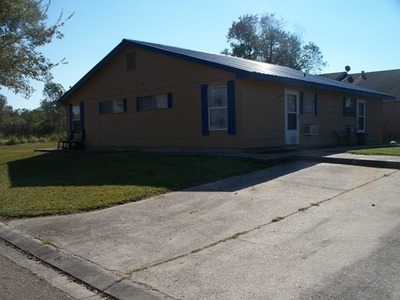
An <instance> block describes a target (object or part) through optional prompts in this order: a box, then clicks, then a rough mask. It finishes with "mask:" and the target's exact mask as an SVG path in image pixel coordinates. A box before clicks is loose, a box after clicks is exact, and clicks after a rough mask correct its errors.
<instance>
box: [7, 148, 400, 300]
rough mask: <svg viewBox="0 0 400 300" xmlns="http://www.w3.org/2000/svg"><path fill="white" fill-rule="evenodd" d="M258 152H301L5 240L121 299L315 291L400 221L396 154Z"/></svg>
mask: <svg viewBox="0 0 400 300" xmlns="http://www.w3.org/2000/svg"><path fill="white" fill-rule="evenodd" d="M251 157H254V158H257V159H267V160H275V161H276V160H285V159H288V158H295V159H300V160H294V161H293V162H290V163H286V164H282V165H277V166H274V167H271V168H268V169H265V170H262V171H258V172H254V173H251V174H247V175H243V176H237V177H233V178H229V179H226V180H221V181H218V182H213V183H209V184H205V185H201V186H197V187H193V188H190V189H187V190H184V191H179V192H173V193H169V194H166V195H162V196H158V197H154V198H151V199H147V200H143V201H140V202H135V203H129V204H125V205H121V206H116V207H112V208H109V209H105V210H100V211H94V212H89V213H82V214H76V215H69V216H52V217H43V218H34V219H22V220H14V221H9V222H5V223H0V238H2V239H4V240H6V241H7V242H9V243H11V244H13V245H15V246H16V247H18V248H20V249H22V250H24V251H27V252H29V253H31V254H32V255H34V256H35V257H37V258H39V259H41V260H43V261H45V262H46V263H48V264H50V265H52V266H53V267H55V268H57V269H59V270H61V271H63V272H65V273H67V274H70V275H72V276H73V277H75V278H76V279H77V280H79V281H82V282H84V283H86V284H88V285H90V286H92V287H93V288H95V289H97V290H99V291H102V292H105V293H106V294H109V295H111V296H113V297H115V298H117V299H199V298H202V299H244V298H254V299H266V298H268V297H270V298H271V299H301V298H302V299H308V297H311V296H312V295H313V293H317V292H318V293H321V292H322V291H323V290H324V289H325V285H326V284H327V283H329V282H331V281H334V280H336V279H335V278H337V277H335V276H337V275H338V274H340V272H343V270H344V269H345V268H346V267H348V266H354V265H355V264H356V263H357V262H361V261H363V259H366V258H368V257H374V256H373V255H374V253H376V251H377V249H379V247H383V246H384V245H381V244H380V241H382V240H383V239H385V238H387V237H388V236H390V235H391V233H392V232H393V231H395V230H396V229H397V231H398V229H399V228H400V221H399V218H398V216H399V215H400V203H399V201H398V199H399V195H400V188H399V186H398V182H399V180H400V172H399V171H398V170H399V169H400V167H399V166H400V158H398V157H382V156H379V157H375V156H374V157H373V156H368V157H364V156H358V155H357V156H355V155H351V154H344V153H343V154H341V153H336V154H335V153H331V152H329V151H328V152H327V150H318V151H316V150H313V151H301V152H294V151H293V152H287V153H284V155H282V154H253V155H252V156H251ZM321 161H322V163H319V162H321ZM327 162H328V163H327ZM354 165H355V166H354ZM368 165H372V166H374V167H379V168H370V167H368ZM359 245H363V247H362V248H360V247H359ZM382 265H384V264H382ZM393 267H397V266H393ZM387 273H388V274H391V273H390V272H387ZM374 280H376V278H375V279H374ZM390 280H391V278H388V279H387V282H386V283H385V284H386V286H387V285H388V284H389V285H390V284H391V281H390ZM370 286H371V288H372V287H374V285H373V284H370ZM355 287H356V285H355ZM330 288H331V289H332V287H330ZM377 289H378V288H377ZM366 290H368V289H366ZM378 292H379V291H378ZM332 293H333V292H332ZM399 293H400V292H399ZM309 299H311V298H309ZM388 299H390V298H388ZM393 299H394V298H393Z"/></svg>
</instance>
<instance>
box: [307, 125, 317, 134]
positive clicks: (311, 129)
mask: <svg viewBox="0 0 400 300" xmlns="http://www.w3.org/2000/svg"><path fill="white" fill-rule="evenodd" d="M318 134H319V125H315V124H307V125H304V135H318Z"/></svg>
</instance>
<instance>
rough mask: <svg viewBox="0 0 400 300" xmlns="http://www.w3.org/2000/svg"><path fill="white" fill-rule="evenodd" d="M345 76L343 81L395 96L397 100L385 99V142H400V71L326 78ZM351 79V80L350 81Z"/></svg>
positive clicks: (335, 75)
mask: <svg viewBox="0 0 400 300" xmlns="http://www.w3.org/2000/svg"><path fill="white" fill-rule="evenodd" d="M342 74H343V76H342V77H343V79H342V81H344V82H351V83H352V84H354V85H356V86H360V87H364V88H368V89H372V90H375V91H380V92H382V93H386V94H389V95H393V96H395V97H396V99H394V100H392V99H383V141H384V142H385V143H387V142H390V141H392V140H395V141H397V142H398V143H399V142H400V69H396V70H386V71H377V72H367V73H364V72H362V73H352V74H348V75H347V74H344V73H332V74H324V75H323V76H324V77H327V78H330V79H335V78H338V77H339V76H340V75H342ZM349 79H350V80H349Z"/></svg>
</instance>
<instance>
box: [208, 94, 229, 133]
mask: <svg viewBox="0 0 400 300" xmlns="http://www.w3.org/2000/svg"><path fill="white" fill-rule="evenodd" d="M207 95H208V99H207V101H208V128H209V130H210V131H220V130H227V129H228V91H227V87H226V86H217V87H210V88H208V93H207ZM221 96H222V98H219V97H221ZM213 97H218V98H217V99H213ZM215 100H216V101H215ZM221 100H222V101H221ZM215 114H217V118H216V119H217V120H218V122H213V120H214V118H212V116H215Z"/></svg>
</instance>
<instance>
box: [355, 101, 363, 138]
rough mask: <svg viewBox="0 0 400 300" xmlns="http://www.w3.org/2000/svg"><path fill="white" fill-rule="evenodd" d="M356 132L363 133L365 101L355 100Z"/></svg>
mask: <svg viewBox="0 0 400 300" xmlns="http://www.w3.org/2000/svg"><path fill="white" fill-rule="evenodd" d="M356 112H357V132H365V101H364V100H360V99H357V108H356Z"/></svg>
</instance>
